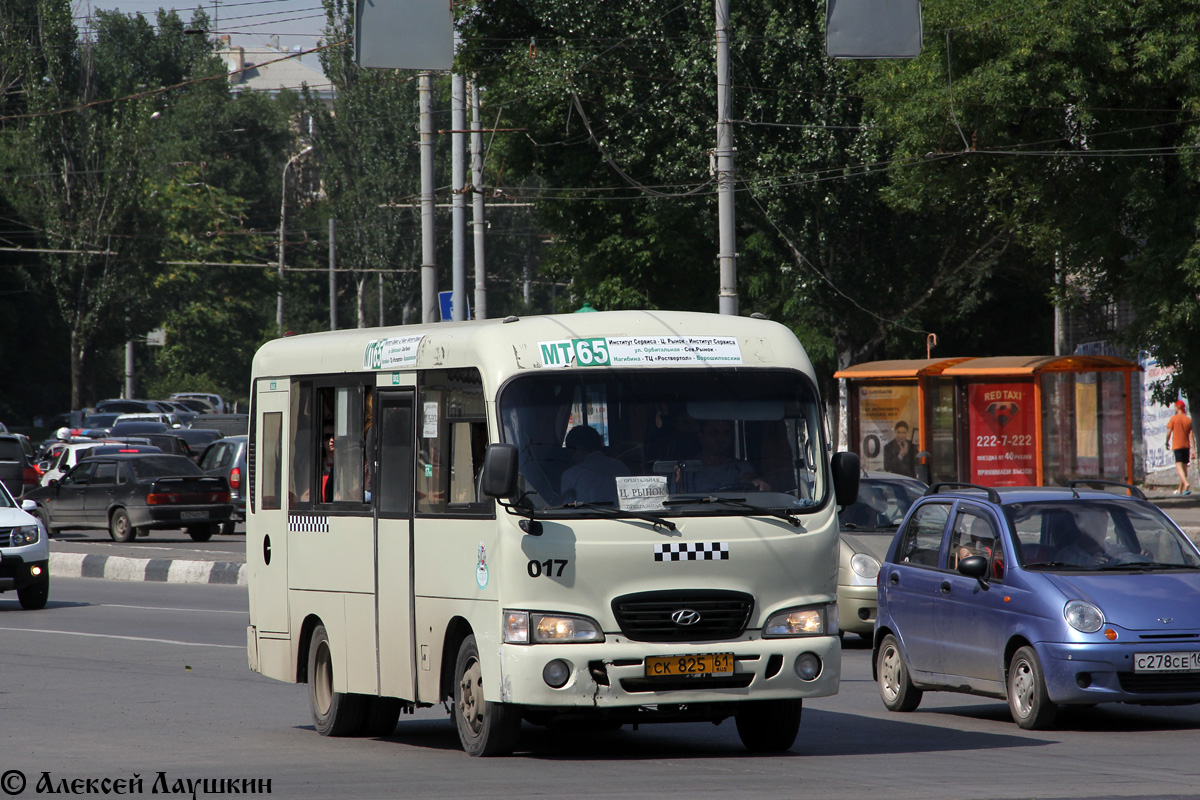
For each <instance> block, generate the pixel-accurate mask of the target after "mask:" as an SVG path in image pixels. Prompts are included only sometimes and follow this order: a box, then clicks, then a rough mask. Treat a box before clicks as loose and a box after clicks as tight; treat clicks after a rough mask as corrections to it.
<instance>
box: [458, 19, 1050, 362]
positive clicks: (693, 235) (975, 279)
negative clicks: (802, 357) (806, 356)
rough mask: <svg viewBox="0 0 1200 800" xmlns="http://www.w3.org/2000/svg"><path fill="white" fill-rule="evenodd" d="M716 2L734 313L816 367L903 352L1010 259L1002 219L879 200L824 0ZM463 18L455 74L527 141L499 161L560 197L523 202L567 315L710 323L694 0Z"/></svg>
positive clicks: (700, 29) (877, 145)
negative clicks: (721, 28)
mask: <svg viewBox="0 0 1200 800" xmlns="http://www.w3.org/2000/svg"><path fill="white" fill-rule="evenodd" d="M731 6H732V9H731V12H732V13H731V19H730V38H731V42H732V44H733V46H732V60H733V84H734V90H733V108H734V110H733V115H734V117H735V119H734V121H733V122H734V124H735V126H736V127H735V131H736V132H735V138H736V146H737V151H738V155H737V168H738V181H739V183H738V187H737V189H738V191H737V200H736V205H737V219H738V230H737V235H738V251H739V261H738V271H739V292H740V294H741V296H742V298H743V300H742V307H743V309H744V310H745V312H751V311H762V312H764V313H766V314H768V315H769V316H771V317H773V318H776V319H779V320H781V321H784V322H785V323H787V324H789V325H791V326H792V327H793V328H795V329H796V330H797V332H798V333H800V334H801V336H802V338H803V339H804V340H805V341H806V343H807V344H808V345H809V346H810V351H811V352H812V353H813V355H814V357H815V358H816V359H817V360H818V362H819V365H820V366H822V367H823V368H824V369H825V370H827V371H828V372H829V373H832V371H833V367H834V366H835V364H836V365H842V366H844V365H846V364H848V363H851V362H852V361H860V360H864V359H868V358H872V357H879V356H880V355H882V354H884V353H886V352H888V348H891V349H892V350H898V351H900V352H903V353H904V354H905V355H908V356H911V355H914V354H915V353H913V352H912V351H913V350H916V349H918V348H920V346H921V345H922V344H923V343H924V342H923V339H924V335H925V332H926V331H929V330H935V329H938V328H939V327H941V326H942V325H943V324H945V323H946V322H947V321H955V320H962V319H966V318H968V317H969V314H970V313H971V311H972V310H973V308H978V305H979V302H980V299H979V298H980V296H981V294H983V293H982V292H981V291H980V288H981V286H982V285H983V284H984V282H985V280H986V278H987V276H989V275H991V274H992V273H993V272H994V271H996V270H997V269H1002V270H1004V269H1007V270H1021V269H1023V268H1024V266H1025V265H1026V260H1025V258H1024V256H1023V254H1021V253H1019V252H1017V250H1016V249H1014V247H1013V243H1014V240H1015V236H1014V233H1013V231H1012V229H1011V227H1009V226H1007V225H1006V224H1005V223H1006V220H1005V216H1004V215H1005V214H1006V213H1008V212H1009V211H1010V209H1007V208H1003V207H1002V208H997V209H981V208H978V207H975V206H972V205H951V204H945V205H944V206H942V207H941V208H937V209H933V208H918V207H913V208H908V207H905V206H904V205H902V204H899V203H888V202H885V198H886V195H885V194H884V192H885V191H886V190H887V189H888V187H889V182H890V180H891V176H892V174H893V166H894V165H893V164H891V163H890V162H889V154H890V150H891V142H890V139H889V137H888V134H887V132H886V131H885V130H883V129H881V128H880V126H879V125H877V123H876V120H875V119H874V118H873V117H872V116H871V115H869V114H868V113H867V111H866V109H865V108H864V104H863V101H862V97H861V96H860V94H859V93H858V92H857V91H856V89H855V86H854V84H853V83H852V80H851V78H852V70H853V67H852V66H848V65H846V64H844V63H840V62H834V61H831V60H829V59H828V58H826V57H825V55H824V40H823V35H824V34H823V26H822V21H823V13H824V4H823V3H818V2H815V0H811V1H810V0H803V1H798V0H767V1H766V2H760V3H755V4H753V5H747V4H737V3H734V4H731ZM462 24H463V38H464V41H465V42H466V46H465V47H464V48H463V50H462V51H461V56H460V57H461V59H462V61H463V67H464V69H466V70H475V71H478V72H479V74H480V76H481V80H482V81H483V82H484V84H485V85H486V86H488V94H487V102H488V103H489V104H490V105H491V106H492V107H493V108H502V109H503V120H502V122H501V125H502V126H506V127H514V128H527V129H528V131H527V133H525V134H523V135H512V136H509V137H507V138H505V139H504V140H503V142H502V143H501V147H500V152H499V153H498V154H497V158H498V159H502V160H503V162H504V163H505V164H506V166H507V169H508V173H507V174H508V175H509V176H511V177H510V180H513V181H516V180H518V179H520V178H521V177H523V176H526V175H533V174H536V175H539V176H540V177H541V180H542V181H544V184H545V185H546V186H549V187H558V188H552V189H544V190H542V191H540V192H539V193H538V195H537V201H538V211H539V218H540V220H541V223H542V224H543V225H544V226H546V228H547V229H548V230H549V232H550V233H551V234H553V236H554V243H553V244H552V245H550V246H549V247H548V248H547V253H546V269H547V271H548V272H549V273H550V274H551V275H555V276H558V277H560V278H562V279H564V280H567V279H569V280H570V281H571V284H572V289H573V292H572V296H571V297H569V298H567V300H568V302H570V301H574V302H575V303H577V302H578V301H579V300H582V299H585V298H586V299H588V300H590V301H592V302H593V303H594V304H596V305H598V306H601V307H606V308H620V307H631V306H651V307H669V308H681V309H692V310H715V308H716V289H717V265H716V230H717V220H716V196H715V186H714V183H713V180H712V177H711V174H710V151H711V150H712V148H713V146H714V144H715V136H714V133H713V130H714V114H715V78H714V49H713V45H712V41H713V19H712V7H711V4H705V3H704V2H701V1H700V0H695V1H694V2H691V1H690V2H685V3H682V4H678V3H666V2H653V3H649V4H645V3H643V4H637V5H633V6H630V5H621V4H602V5H597V4H594V3H584V2H574V0H532V1H531V2H527V3H521V4H512V3H505V2H500V0H481V1H480V2H477V3H476V4H475V5H474V6H473V7H472V8H471V10H470V11H469V12H466V13H464V15H463V23H462ZM1025 330H1028V326H1025V327H1023V328H1021V331H1022V332H1024V331H1025ZM922 349H923V348H922Z"/></svg>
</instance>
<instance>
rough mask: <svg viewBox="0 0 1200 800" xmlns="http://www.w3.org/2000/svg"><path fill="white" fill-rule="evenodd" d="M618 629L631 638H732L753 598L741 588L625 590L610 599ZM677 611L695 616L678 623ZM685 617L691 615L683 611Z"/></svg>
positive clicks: (738, 631) (740, 629)
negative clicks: (731, 590)
mask: <svg viewBox="0 0 1200 800" xmlns="http://www.w3.org/2000/svg"><path fill="white" fill-rule="evenodd" d="M612 610H613V616H615V617H616V619H617V624H618V625H620V626H621V633H623V634H625V635H626V636H627V637H629V639H630V640H632V641H635V642H702V641H714V640H718V639H736V638H737V637H739V636H741V635H742V632H743V631H745V630H746V625H747V623H749V621H750V613H751V612H752V611H753V610H754V598H753V597H751V596H750V595H748V594H745V593H743V592H729V591H720V590H715V589H714V590H707V591H706V590H701V589H697V590H689V589H684V590H672V591H662V592H641V593H638V594H627V595H622V596H621V597H618V598H615V599H614V600H613V601H612ZM677 611H682V612H687V611H691V612H695V615H698V616H699V619H697V620H695V621H694V622H692V623H691V624H686V625H685V624H679V623H677V622H676V621H675V620H674V619H672V615H673V614H675V612H677ZM683 616H684V617H685V621H686V620H687V619H692V618H693V616H694V615H692V614H685V615H683Z"/></svg>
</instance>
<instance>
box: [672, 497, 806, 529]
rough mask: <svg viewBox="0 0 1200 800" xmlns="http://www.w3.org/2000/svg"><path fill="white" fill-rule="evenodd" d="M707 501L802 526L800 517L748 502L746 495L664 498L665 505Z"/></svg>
mask: <svg viewBox="0 0 1200 800" xmlns="http://www.w3.org/2000/svg"><path fill="white" fill-rule="evenodd" d="M706 503H720V504H721V505H726V506H733V507H734V508H744V509H746V510H748V511H753V512H754V513H755V514H758V515H760V516H764V517H775V518H777V519H781V520H783V521H784V522H786V523H788V524H789V525H791V526H792V527H793V528H799V527H800V519H799V518H798V517H796V516H795V515H794V514H791V513H789V512H787V511H780V510H777V509H772V508H763V507H762V506H756V505H754V504H753V503H747V502H746V498H744V497H716V496H714V495H709V496H706V497H705V496H692V497H674V498H671V499H670V500H664V501H663V505H664V506H688V505H704V504H706Z"/></svg>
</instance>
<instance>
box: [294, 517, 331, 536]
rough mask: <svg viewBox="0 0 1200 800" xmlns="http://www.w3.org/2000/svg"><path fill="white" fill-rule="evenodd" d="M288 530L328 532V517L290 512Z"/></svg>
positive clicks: (295, 531)
mask: <svg viewBox="0 0 1200 800" xmlns="http://www.w3.org/2000/svg"><path fill="white" fill-rule="evenodd" d="M288 530H289V531H290V532H292V533H329V517H318V516H313V515H311V514H292V515H290V516H289V517H288Z"/></svg>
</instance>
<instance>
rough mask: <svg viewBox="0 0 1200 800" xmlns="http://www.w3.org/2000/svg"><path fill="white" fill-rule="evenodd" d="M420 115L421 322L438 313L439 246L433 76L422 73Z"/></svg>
mask: <svg viewBox="0 0 1200 800" xmlns="http://www.w3.org/2000/svg"><path fill="white" fill-rule="evenodd" d="M417 93H418V98H419V108H420V114H421V322H434V321H435V320H434V315H435V314H436V313H437V308H438V299H437V242H436V241H434V225H433V222H434V219H433V214H434V196H433V193H434V184H433V112H432V104H433V100H432V96H433V76H432V74H431V73H429V72H422V73H421V77H420V79H419V83H418V85H417Z"/></svg>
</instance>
